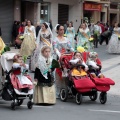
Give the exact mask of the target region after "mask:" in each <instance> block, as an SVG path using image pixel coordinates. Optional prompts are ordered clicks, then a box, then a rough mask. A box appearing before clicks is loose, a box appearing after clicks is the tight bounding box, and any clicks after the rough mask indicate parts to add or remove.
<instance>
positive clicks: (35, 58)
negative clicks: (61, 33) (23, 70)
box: [30, 30, 52, 71]
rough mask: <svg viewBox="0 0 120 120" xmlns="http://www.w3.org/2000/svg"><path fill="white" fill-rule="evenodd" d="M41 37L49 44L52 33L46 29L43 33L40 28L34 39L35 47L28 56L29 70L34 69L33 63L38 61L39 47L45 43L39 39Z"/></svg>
mask: <svg viewBox="0 0 120 120" xmlns="http://www.w3.org/2000/svg"><path fill="white" fill-rule="evenodd" d="M41 38H43V39H45V40H46V41H47V42H49V44H52V33H51V32H50V31H49V30H47V31H46V32H45V33H44V32H42V30H40V31H39V34H38V37H37V41H36V44H37V48H36V49H35V51H34V52H33V54H32V56H31V58H30V70H32V71H35V64H36V63H37V61H38V57H39V54H40V49H41V48H42V47H43V46H45V45H47V44H46V43H45V42H43V41H42V40H41Z"/></svg>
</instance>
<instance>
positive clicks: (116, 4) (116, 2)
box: [109, 0, 120, 25]
mask: <svg viewBox="0 0 120 120" xmlns="http://www.w3.org/2000/svg"><path fill="white" fill-rule="evenodd" d="M115 22H118V23H119V22H120V0H110V6H109V23H110V25H114V23H115Z"/></svg>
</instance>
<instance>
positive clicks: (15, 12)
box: [14, 0, 21, 21]
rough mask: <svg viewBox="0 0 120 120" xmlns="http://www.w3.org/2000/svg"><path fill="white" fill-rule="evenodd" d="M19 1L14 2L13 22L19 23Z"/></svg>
mask: <svg viewBox="0 0 120 120" xmlns="http://www.w3.org/2000/svg"><path fill="white" fill-rule="evenodd" d="M20 6H21V1H20V0H15V1H14V20H16V21H20V19H21V7H20Z"/></svg>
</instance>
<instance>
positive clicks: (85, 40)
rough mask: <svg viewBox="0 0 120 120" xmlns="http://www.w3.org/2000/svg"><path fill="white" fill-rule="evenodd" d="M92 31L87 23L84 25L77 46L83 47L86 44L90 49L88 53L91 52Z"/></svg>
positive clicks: (80, 29)
mask: <svg viewBox="0 0 120 120" xmlns="http://www.w3.org/2000/svg"><path fill="white" fill-rule="evenodd" d="M90 37H91V35H90V31H89V29H88V27H87V25H86V24H85V23H83V24H82V25H81V26H80V28H79V31H78V41H77V46H83V47H84V45H85V44H86V45H87V47H88V51H90V49H91V48H90V42H89V39H90Z"/></svg>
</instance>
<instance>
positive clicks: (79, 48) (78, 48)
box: [77, 46, 85, 53]
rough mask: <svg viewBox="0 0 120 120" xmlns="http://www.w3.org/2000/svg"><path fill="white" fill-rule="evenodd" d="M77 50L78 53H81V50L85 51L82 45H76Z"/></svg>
mask: <svg viewBox="0 0 120 120" xmlns="http://www.w3.org/2000/svg"><path fill="white" fill-rule="evenodd" d="M77 51H78V52H80V53H83V52H85V49H84V47H81V46H78V47H77Z"/></svg>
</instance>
